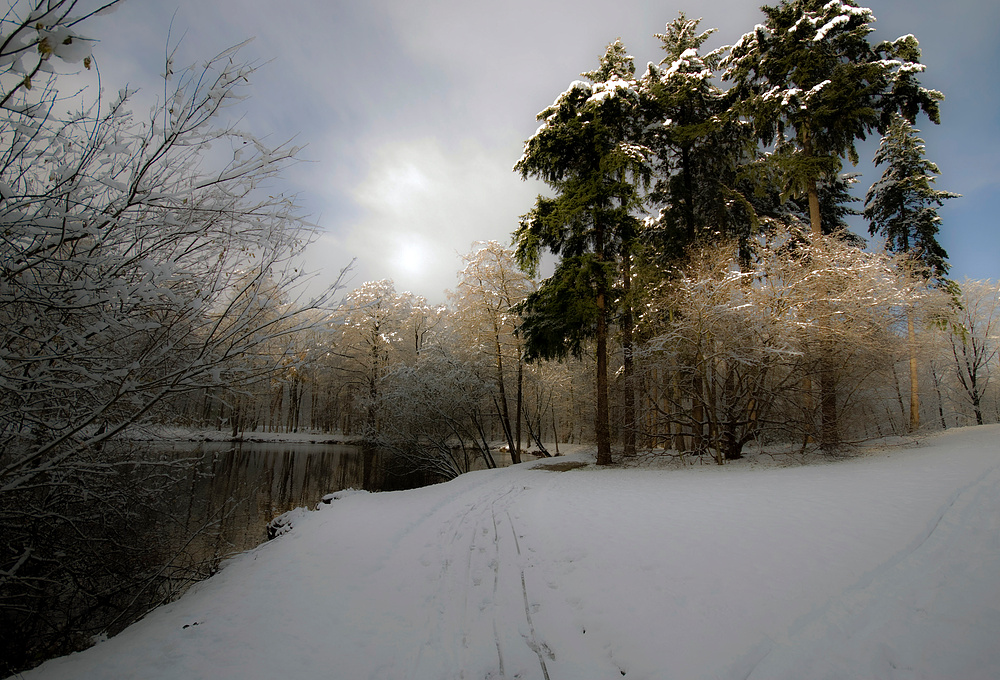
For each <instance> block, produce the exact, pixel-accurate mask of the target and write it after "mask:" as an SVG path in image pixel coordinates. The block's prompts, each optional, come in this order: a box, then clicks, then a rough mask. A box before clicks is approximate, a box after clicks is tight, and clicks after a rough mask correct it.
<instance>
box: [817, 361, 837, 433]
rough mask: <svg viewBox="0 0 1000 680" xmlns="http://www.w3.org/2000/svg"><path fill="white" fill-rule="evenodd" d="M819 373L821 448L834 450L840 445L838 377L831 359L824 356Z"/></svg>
mask: <svg viewBox="0 0 1000 680" xmlns="http://www.w3.org/2000/svg"><path fill="white" fill-rule="evenodd" d="M822 362H823V363H822V368H821V369H820V374H819V417H820V443H819V445H820V448H822V449H823V450H824V451H827V452H829V451H833V450H835V449H836V448H837V447H839V446H840V431H839V424H838V422H837V378H836V375H834V371H833V367H832V366H830V360H829V358H828V357H826V356H824V357H823V359H822Z"/></svg>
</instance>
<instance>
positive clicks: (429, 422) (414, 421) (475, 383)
mask: <svg viewBox="0 0 1000 680" xmlns="http://www.w3.org/2000/svg"><path fill="white" fill-rule="evenodd" d="M454 349H455V348H454V347H448V346H446V345H444V344H440V345H435V346H434V347H431V348H428V350H427V351H425V352H423V353H421V355H420V357H419V358H418V359H417V360H416V362H414V363H413V364H398V365H396V366H393V367H392V368H391V369H390V370H389V371H388V372H387V373H386V375H385V378H384V380H383V381H382V386H381V389H380V391H379V395H378V408H379V411H380V413H381V417H380V419H379V432H378V444H379V446H380V447H381V449H382V450H383V452H384V456H383V462H384V464H385V465H386V466H387V467H388V469H389V470H390V471H393V470H395V471H401V472H403V473H411V472H414V471H417V472H423V473H428V474H430V475H431V476H432V479H433V480H440V479H451V478H453V477H457V476H458V475H460V474H462V473H465V472H469V471H470V470H473V469H477V468H483V467H487V468H492V467H496V462H495V461H494V458H493V454H492V452H491V442H490V436H489V422H490V420H491V418H492V411H493V407H492V404H491V390H492V384H491V381H489V380H484V379H483V377H482V376H480V375H479V373H478V371H477V370H476V368H477V367H476V366H475V365H474V364H472V363H470V362H469V361H467V360H466V359H465V358H464V357H462V356H460V354H459V353H457V352H455V351H453V350H454Z"/></svg>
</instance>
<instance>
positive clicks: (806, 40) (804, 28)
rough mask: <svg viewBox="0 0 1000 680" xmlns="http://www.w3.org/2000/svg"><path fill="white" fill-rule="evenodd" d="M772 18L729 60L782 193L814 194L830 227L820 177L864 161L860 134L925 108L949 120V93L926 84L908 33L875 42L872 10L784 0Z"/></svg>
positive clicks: (815, 220) (729, 75) (770, 10)
mask: <svg viewBox="0 0 1000 680" xmlns="http://www.w3.org/2000/svg"><path fill="white" fill-rule="evenodd" d="M761 9H762V11H763V12H764V14H765V16H766V22H765V23H764V24H763V25H758V26H757V27H756V28H755V29H754V30H753V31H752V32H750V33H747V34H746V35H744V36H743V37H742V38H741V39H740V40H739V41H738V42H737V43H736V45H734V46H733V48H732V50H731V52H730V54H729V56H728V57H727V58H726V59H725V60H724V63H723V66H724V67H725V68H726V72H725V75H724V78H725V79H726V80H729V81H731V82H732V83H733V91H734V94H735V96H737V97H738V99H739V100H740V102H741V104H740V105H739V107H738V108H739V109H740V110H741V112H742V113H743V114H744V115H746V116H747V118H748V119H749V120H750V121H752V123H753V125H754V130H755V133H756V135H757V137H758V139H760V141H761V142H763V143H764V144H765V145H768V146H770V145H772V144H773V145H774V150H773V154H772V156H771V162H772V163H774V164H775V166H776V167H777V168H778V170H779V174H780V176H781V178H782V189H783V196H784V197H785V198H788V197H791V196H797V195H799V196H801V195H806V196H808V197H809V201H810V221H811V226H812V230H813V232H814V233H820V231H821V226H820V225H821V217H820V209H819V204H818V195H817V186H816V185H817V183H818V182H819V181H820V180H822V179H824V178H830V177H834V176H836V174H837V173H838V172H840V170H841V167H842V160H843V159H845V158H846V159H847V160H849V161H850V162H851V163H857V162H858V152H857V148H856V146H855V144H856V141H857V140H859V139H865V138H866V136H867V135H868V134H871V133H872V132H878V133H880V134H881V133H883V132H884V131H885V130H887V129H888V127H889V126H890V124H891V122H892V120H893V115H894V114H896V113H901V114H902V115H903V116H904V117H905V118H907V119H908V120H913V119H914V118H915V117H916V115H917V113H918V112H919V111H923V112H924V113H926V114H927V116H928V117H929V118H930V119H931V121H933V122H935V123H937V122H939V120H940V114H939V109H938V102H940V101H941V100H942V99H943V98H944V97H943V95H942V94H941V93H940V92H936V91H934V90H928V89H926V88H923V87H921V86H920V84H919V82H918V80H917V74H919V73H921V72H922V71H923V70H924V67H923V65H922V64H920V63H919V59H920V48H919V45H918V43H917V40H916V38H914V37H913V36H912V35H906V36H903V37H901V38H898V39H896V40H895V41H892V42H888V41H885V42H881V43H878V44H877V45H872V44H871V43H870V42H869V40H868V34H869V33H871V32H872V30H874V29H873V28H872V27H871V25H870V24H871V23H872V22H873V21H874V20H875V17H874V15H873V14H872V11H871V10H870V9H867V8H863V7H858V6H857V5H856V4H855V3H854V2H852V1H851V0H832V1H830V2H825V1H824V0H782V2H781V4H779V5H777V6H764V7H762V8H761Z"/></svg>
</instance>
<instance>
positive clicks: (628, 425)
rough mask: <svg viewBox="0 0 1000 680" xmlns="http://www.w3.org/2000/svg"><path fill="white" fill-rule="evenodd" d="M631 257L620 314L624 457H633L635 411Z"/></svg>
mask: <svg viewBox="0 0 1000 680" xmlns="http://www.w3.org/2000/svg"><path fill="white" fill-rule="evenodd" d="M630 265H631V255H629V254H628V253H626V254H625V255H624V256H623V260H622V289H623V291H624V298H625V300H624V313H623V314H622V321H621V325H622V352H623V353H624V357H623V366H622V379H623V380H622V381H623V383H624V388H625V389H624V393H625V394H624V409H623V411H624V413H623V415H624V420H625V424H624V428H623V429H624V433H623V440H624V451H623V455H625V456H634V455H635V433H636V409H635V361H634V359H633V357H632V330H633V329H632V305H631V302H630V300H629V294H630V292H631V288H632V272H631V266H630Z"/></svg>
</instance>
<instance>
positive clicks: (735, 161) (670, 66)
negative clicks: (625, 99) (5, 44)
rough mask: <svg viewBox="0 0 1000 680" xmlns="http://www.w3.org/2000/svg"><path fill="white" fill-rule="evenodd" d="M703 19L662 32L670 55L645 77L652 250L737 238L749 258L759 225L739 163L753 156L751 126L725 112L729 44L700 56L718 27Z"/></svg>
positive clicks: (667, 252) (670, 253) (681, 19)
mask: <svg viewBox="0 0 1000 680" xmlns="http://www.w3.org/2000/svg"><path fill="white" fill-rule="evenodd" d="M700 21H701V20H700V19H688V18H687V17H686V16H685V15H684V13H683V12H682V13H680V15H679V16H678V17H677V18H676V19H674V20H673V21H672V22H670V23H669V24H667V27H666V31H665V32H664V33H662V34H657V35H656V37H657V38H659V39H660V41H661V43H662V48H663V50H664V52H665V53H666V56H665V57H664V59H663V60H662V61H661V62H660V64H659V65H654V64H650V65H649V69H648V71H647V73H646V75H645V76H644V78H643V87H644V88H645V90H646V91H647V92H648V93H649V98H650V101H651V104H652V109H651V111H650V113H649V114H648V115H650V117H651V118H653V119H654V122H653V124H651V125H650V126H649V128H648V135H649V142H648V145H649V146H650V148H652V149H653V150H654V151H655V153H656V161H655V164H656V171H657V180H656V183H655V185H654V187H653V191H652V193H651V196H650V198H651V200H652V203H653V205H654V206H658V207H659V208H660V210H659V213H658V215H657V216H656V217H655V218H654V219H652V220H650V222H649V227H650V229H648V230H647V232H646V236H647V239H648V240H649V241H650V242H651V245H653V250H654V251H655V252H656V253H658V254H660V255H661V256H665V257H666V258H667V259H676V258H677V257H680V256H682V255H683V253H684V251H685V250H686V249H687V248H688V247H689V246H690V245H691V244H692V243H694V242H695V241H697V240H699V239H704V238H717V237H719V236H720V235H724V236H735V237H737V239H738V240H739V242H740V243H741V244H742V245H743V247H742V248H741V251H742V252H741V254H742V255H744V256H747V255H748V251H747V247H746V244H747V239H748V238H749V234H750V232H751V228H752V226H753V225H755V224H756V216H755V214H754V210H753V207H752V205H751V203H750V202H749V201H748V200H747V199H746V198H744V196H743V194H741V193H740V192H739V191H738V190H737V188H736V187H737V184H738V173H739V170H740V166H741V164H743V163H745V162H747V161H748V160H751V159H752V158H753V154H754V152H755V148H754V147H755V139H754V138H753V137H752V136H751V135H750V134H749V133H750V132H751V130H750V127H749V126H748V125H746V124H745V123H744V122H742V121H740V120H737V119H736V118H735V117H733V116H730V115H728V112H729V109H730V106H731V98H730V97H728V96H727V95H726V93H725V92H723V91H722V90H721V89H720V88H719V87H718V86H717V85H716V84H715V82H714V80H715V75H716V73H717V72H718V70H719V63H720V61H721V59H722V54H723V52H724V49H725V48H719V49H717V50H714V51H712V52H709V53H707V54H702V53H701V52H700V48H701V46H702V44H703V43H704V42H705V41H706V40H707V39H708V38H709V37H710V36H711V35H712V34H713V33H714V32H715V29H714V28H713V29H709V30H707V31H703V32H700V33H699V32H698V24H699V23H700ZM664 264H666V263H664Z"/></svg>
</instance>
